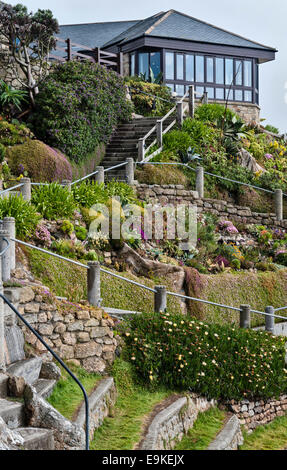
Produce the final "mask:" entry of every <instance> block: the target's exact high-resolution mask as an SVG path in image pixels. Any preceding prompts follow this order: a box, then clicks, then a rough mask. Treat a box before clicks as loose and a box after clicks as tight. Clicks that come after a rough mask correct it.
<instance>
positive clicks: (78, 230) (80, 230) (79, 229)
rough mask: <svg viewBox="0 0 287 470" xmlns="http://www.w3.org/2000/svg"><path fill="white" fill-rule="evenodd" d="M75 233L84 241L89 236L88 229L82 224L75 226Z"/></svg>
mask: <svg viewBox="0 0 287 470" xmlns="http://www.w3.org/2000/svg"><path fill="white" fill-rule="evenodd" d="M75 234H76V237H77V239H78V240H81V241H82V242H83V241H84V240H86V238H87V236H88V230H87V229H86V228H85V227H82V226H75Z"/></svg>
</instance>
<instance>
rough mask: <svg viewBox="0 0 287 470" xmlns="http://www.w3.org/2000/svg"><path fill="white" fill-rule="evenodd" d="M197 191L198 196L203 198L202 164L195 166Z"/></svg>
mask: <svg viewBox="0 0 287 470" xmlns="http://www.w3.org/2000/svg"><path fill="white" fill-rule="evenodd" d="M195 190H196V191H197V192H198V197H200V199H203V198H204V168H203V167H202V166H198V167H197V168H196V189H195Z"/></svg>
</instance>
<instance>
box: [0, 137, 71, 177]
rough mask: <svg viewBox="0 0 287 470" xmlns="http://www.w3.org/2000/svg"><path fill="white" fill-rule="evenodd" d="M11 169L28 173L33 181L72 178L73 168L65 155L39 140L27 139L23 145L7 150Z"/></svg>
mask: <svg viewBox="0 0 287 470" xmlns="http://www.w3.org/2000/svg"><path fill="white" fill-rule="evenodd" d="M6 156H7V160H8V163H9V166H10V168H11V171H12V172H13V173H14V174H15V175H16V176H18V175H21V174H24V173H25V174H27V175H28V176H29V177H30V178H31V179H32V180H33V181H39V182H43V181H47V182H52V181H58V182H62V181H63V180H71V179H72V168H71V165H70V163H69V162H68V160H67V159H66V157H65V155H63V154H62V153H61V152H59V151H58V150H55V149H53V148H51V147H49V146H48V145H46V144H44V143H43V142H40V141H39V140H30V139H27V140H26V142H25V143H23V144H22V145H15V146H13V147H11V148H8V149H7V150H6Z"/></svg>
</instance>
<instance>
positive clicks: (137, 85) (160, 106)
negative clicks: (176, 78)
mask: <svg viewBox="0 0 287 470" xmlns="http://www.w3.org/2000/svg"><path fill="white" fill-rule="evenodd" d="M126 83H127V85H128V86H129V87H130V94H131V97H132V101H133V103H134V106H135V112H136V113H137V114H140V115H142V116H164V115H165V114H167V113H168V111H169V110H170V109H171V108H172V107H173V102H172V97H171V90H170V88H168V87H167V86H164V85H157V84H155V83H148V82H144V81H141V80H140V79H139V78H137V77H129V78H127V79H126ZM150 95H153V96H150ZM154 96H156V100H155V99H154ZM159 98H163V100H166V101H163V100H161V99H159Z"/></svg>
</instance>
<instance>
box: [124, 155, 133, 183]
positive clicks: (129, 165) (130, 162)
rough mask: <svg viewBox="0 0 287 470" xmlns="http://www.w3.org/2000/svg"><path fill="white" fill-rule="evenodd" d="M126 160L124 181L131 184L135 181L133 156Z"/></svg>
mask: <svg viewBox="0 0 287 470" xmlns="http://www.w3.org/2000/svg"><path fill="white" fill-rule="evenodd" d="M126 162H127V165H126V181H127V184H129V185H130V186H132V185H133V184H134V182H135V168H134V159H133V158H127V159H126Z"/></svg>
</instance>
